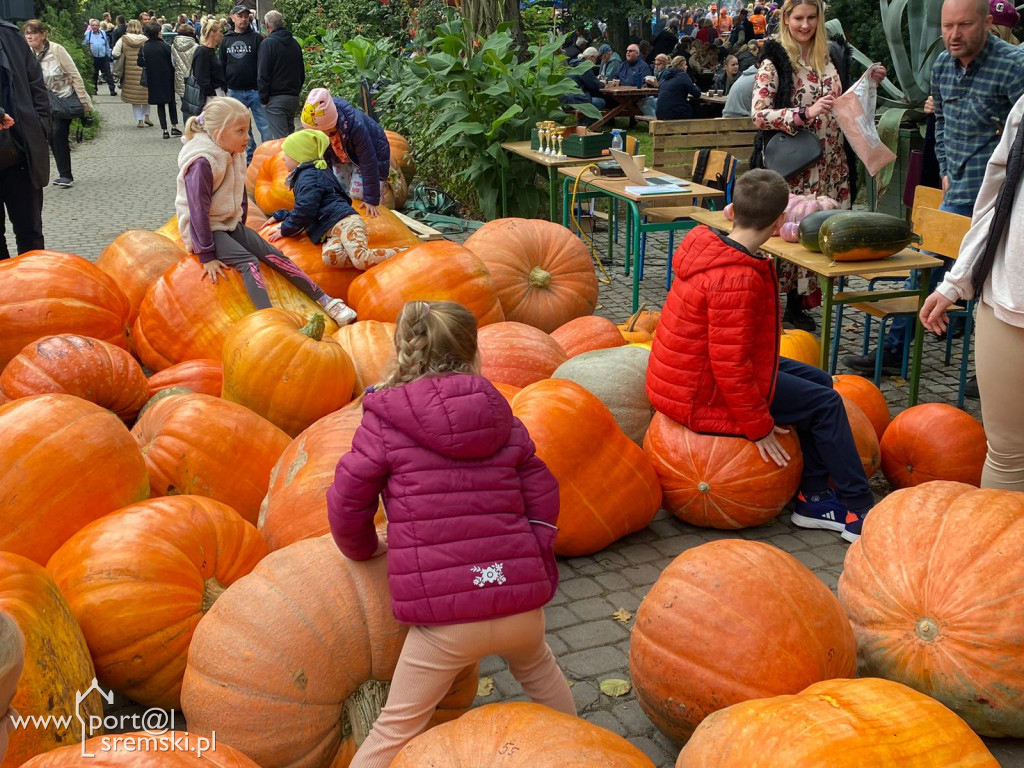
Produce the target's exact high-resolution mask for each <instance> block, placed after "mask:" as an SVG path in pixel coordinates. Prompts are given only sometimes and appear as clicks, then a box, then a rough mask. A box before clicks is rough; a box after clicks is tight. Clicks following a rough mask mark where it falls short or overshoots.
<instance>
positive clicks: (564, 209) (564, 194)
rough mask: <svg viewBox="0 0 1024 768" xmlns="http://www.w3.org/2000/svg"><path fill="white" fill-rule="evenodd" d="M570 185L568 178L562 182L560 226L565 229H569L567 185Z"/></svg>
mask: <svg viewBox="0 0 1024 768" xmlns="http://www.w3.org/2000/svg"><path fill="white" fill-rule="evenodd" d="M571 183H572V179H570V178H569V177H568V176H566V177H565V179H564V180H563V181H562V226H563V227H565V228H566V229H568V228H569V209H570V205H569V185H570V184H571Z"/></svg>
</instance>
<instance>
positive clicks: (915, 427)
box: [881, 403, 986, 488]
mask: <svg viewBox="0 0 1024 768" xmlns="http://www.w3.org/2000/svg"><path fill="white" fill-rule="evenodd" d="M881 449H882V472H883V473H884V474H885V479H886V480H888V481H889V484H890V485H891V486H892V487H893V488H909V487H910V486H912V485H920V484H921V483H926V482H928V481H929V480H953V481H956V482H958V483H967V484H968V485H974V486H977V485H980V484H981V470H982V467H983V466H984V464H985V452H986V441H985V428H984V427H983V426H981V423H980V422H979V421H978V420H977V419H976V418H974V417H973V416H971V414H969V413H966V412H964V411H961V410H960V409H959V408H954V407H953V406H951V405H946V404H945V403H923V404H921V405H915V406H913V407H912V408H907V410H905V411H903V412H902V413H900V414H899V415H897V416H896V418H895V419H893V420H892V423H891V424H890V425H889V426H888V428H886V430H885V435H883V436H882V441H881Z"/></svg>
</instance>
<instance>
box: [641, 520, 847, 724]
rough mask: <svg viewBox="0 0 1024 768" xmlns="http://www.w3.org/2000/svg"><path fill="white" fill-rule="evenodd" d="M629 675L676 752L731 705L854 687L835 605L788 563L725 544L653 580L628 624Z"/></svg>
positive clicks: (764, 550) (773, 552) (751, 544)
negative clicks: (843, 684) (836, 683)
mask: <svg viewBox="0 0 1024 768" xmlns="http://www.w3.org/2000/svg"><path fill="white" fill-rule="evenodd" d="M780 659H785V662H784V663H780ZM629 671H630V674H631V675H632V678H633V683H634V686H635V690H636V698H637V701H638V702H639V703H640V707H641V708H642V709H643V710H644V712H646V713H647V716H648V717H649V718H650V719H651V722H653V723H654V724H655V725H656V726H657V727H658V728H659V729H660V730H661V732H662V733H664V734H665V735H666V736H668V737H669V738H671V739H672V740H673V741H676V742H679V743H681V742H684V741H686V739H687V738H689V736H690V734H692V733H693V729H694V728H696V727H697V726H698V725H700V722H701V720H703V719H704V718H705V717H707V716H708V715H710V714H711V713H712V712H715V711H717V710H719V709H723V708H725V707H728V706H730V705H732V704H737V703H739V702H741V701H746V700H747V699H759V698H765V697H768V696H778V695H781V694H784V693H797V692H799V691H802V690H803V689H804V688H806V687H807V686H808V685H810V684H811V683H816V682H820V681H822V680H831V679H832V678H836V677H853V676H854V674H855V673H856V671H857V650H856V644H855V642H854V639H853V630H851V629H850V622H849V621H847V619H846V614H845V613H843V608H842V606H841V605H839V601H838V600H836V598H835V596H834V595H833V594H832V592H831V591H829V588H828V587H826V586H825V585H824V584H823V583H822V582H821V581H820V580H819V579H818V577H817V576H815V575H814V574H813V573H811V572H810V571H809V570H808V569H807V568H806V567H804V566H803V565H801V564H800V562H799V561H798V560H797V559H796V558H795V557H793V556H792V555H789V554H787V553H785V552H783V551H782V550H781V549H777V548H776V547H773V546H770V545H768V544H762V543H761V542H756V541H743V540H739V539H725V540H721V541H712V542H710V543H708V544H702V545H701V546H699V547H695V548H694V549H690V550H687V551H686V552H683V554H681V555H679V557H677V558H676V559H675V560H673V561H672V563H671V564H670V565H669V566H668V568H666V569H665V570H664V571H662V573H661V576H659V577H658V580H657V581H656V582H655V584H654V586H653V587H651V590H650V591H649V592H648V593H647V596H646V597H645V598H644V599H643V602H642V603H641V604H640V608H639V610H638V611H637V614H636V624H635V625H634V627H633V636H632V640H631V641H630V648H629Z"/></svg>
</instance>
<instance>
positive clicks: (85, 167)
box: [44, 96, 1024, 768]
mask: <svg viewBox="0 0 1024 768" xmlns="http://www.w3.org/2000/svg"><path fill="white" fill-rule="evenodd" d="M98 102H99V108H100V111H101V112H102V114H103V116H104V119H105V124H104V128H103V130H102V132H101V134H100V138H99V139H98V140H97V141H95V142H93V143H91V144H86V145H83V146H82V147H79V148H76V149H75V151H74V153H73V154H72V162H73V165H74V171H75V180H76V183H75V187H74V188H73V189H70V190H64V189H55V188H50V189H48V190H47V193H46V206H45V210H44V223H45V227H46V238H47V246H48V247H50V248H54V249H59V250H69V251H72V252H76V253H79V254H80V255H82V256H85V257H87V258H90V259H95V258H96V257H97V256H98V255H99V253H100V251H101V250H102V248H103V246H104V245H105V244H106V243H108V242H109V241H110V240H111V239H113V238H114V237H115V236H116V235H117V234H118V233H120V232H123V231H125V230H127V229H133V228H145V229H155V228H156V227H158V226H160V225H161V224H163V223H164V222H165V221H166V220H167V218H168V217H169V216H170V215H171V213H172V207H173V198H174V192H173V188H174V184H173V179H174V176H175V174H176V170H177V169H176V164H175V157H176V155H177V151H178V148H179V145H178V143H177V142H176V141H174V140H170V141H163V140H161V138H160V131H159V128H146V129H140V128H136V127H135V124H134V122H133V121H132V119H131V110H130V107H128V106H127V105H123V104H121V102H120V101H119V100H115V99H110V97H106V96H101V97H99V99H98ZM453 239H454V238H453ZM597 240H598V245H599V247H600V246H601V245H602V244H604V245H606V244H607V236H606V235H603V234H600V233H599V235H598V237H597ZM666 250H667V243H666V242H665V240H664V239H663V238H662V239H658V238H653V239H652V240H651V242H650V243H649V245H648V264H647V277H646V280H645V281H644V283H643V286H642V292H641V293H642V297H643V300H644V301H647V303H648V304H649V305H650V306H651V307H659V306H661V303H662V301H663V299H664V293H665V290H664V274H665V272H664V269H665V252H666ZM618 253H619V254H620V255H619V256H618V257H617V258H618V259H621V251H619V252H618ZM615 264H616V265H617V267H616V268H614V269H610V270H609V271H610V272H611V273H612V283H611V285H610V286H602V291H601V299H600V301H601V306H600V308H599V310H598V311H599V313H600V314H603V315H606V316H608V317H610V318H612V319H615V320H616V321H619V322H621V321H622V319H624V318H625V317H627V316H628V315H629V309H630V291H631V283H630V282H629V279H628V278H626V277H624V276H623V275H622V274H621V272H622V270H621V260H618V261H616V262H615ZM815 314H817V313H815ZM859 328H860V326H859V325H856V326H855V325H853V324H850V325H847V326H846V327H845V328H844V331H843V351H844V352H845V353H852V354H858V353H859V345H860V335H859ZM956 370H957V369H956V367H955V365H951V366H945V365H944V364H943V362H942V347H941V345H939V344H938V343H936V342H929V343H927V344H926V347H925V364H924V384H923V385H922V388H921V399H922V401H934V402H955V396H956V383H957V381H956ZM883 391H885V393H886V395H887V397H888V399H889V402H890V405H891V407H892V409H893V412H894V413H895V412H896V411H898V410H900V409H902V408H903V407H905V405H906V386H905V384H903V383H902V382H900V381H895V380H892V379H886V380H885V381H884V382H883ZM967 403H968V404H967V409H968V410H969V411H970V412H971V413H973V414H975V415H976V416H977V415H979V411H978V407H977V402H976V401H970V400H969V401H967ZM873 485H874V487H875V490H876V492H877V493H880V494H882V493H885V492H886V491H887V490H888V487H887V484H886V483H885V480H884V479H883V478H881V475H880V474H879V475H878V476H877V477H876V478H875V480H874V482H873ZM723 538H742V539H750V540H757V541H763V542H766V543H769V544H771V545H773V546H776V547H779V548H780V549H783V550H785V551H786V552H789V553H791V554H792V555H793V556H794V557H796V558H797V559H798V560H800V562H802V563H803V564H804V565H806V566H807V567H808V568H810V569H811V570H812V571H813V572H814V573H815V574H816V575H817V576H818V577H819V578H820V579H821V580H822V581H823V582H824V583H825V584H827V585H828V586H829V587H830V588H831V589H833V590H835V588H836V585H837V583H838V579H839V575H840V573H841V571H842V565H843V558H844V557H845V554H846V548H847V545H846V544H845V543H844V542H843V541H842V540H841V539H840V538H839V536H838V535H837V534H832V533H828V532H824V531H807V530H802V529H799V528H795V527H793V526H792V525H791V524H790V523H789V521H788V514H783V516H782V517H780V518H779V519H777V520H775V521H772V522H771V523H769V524H766V525H763V526H760V527H757V528H751V529H747V530H742V531H735V532H733V531H716V530H709V529H702V528H696V527H694V526H691V525H687V524H686V523H683V522H681V521H679V520H678V519H676V518H675V517H673V516H671V515H669V514H668V513H666V512H664V511H662V512H660V513H659V514H658V516H657V518H656V519H655V521H654V522H653V523H652V524H651V525H650V526H649V527H648V528H647V529H645V530H643V531H640V532H638V533H636V534H633V535H632V536H628V537H626V538H624V539H622V540H621V541H619V542H617V543H615V544H613V545H612V546H610V547H608V548H607V549H606V550H604V551H603V552H599V553H597V554H595V555H593V556H591V557H577V558H570V559H565V560H562V561H561V563H560V566H559V568H560V572H561V579H562V581H561V585H560V586H559V589H558V593H557V595H556V596H555V598H554V600H553V601H552V602H551V604H550V605H549V606H548V608H547V620H548V641H549V643H550V645H551V648H552V649H553V650H554V652H555V654H556V655H557V656H558V658H559V662H560V663H561V665H562V668H563V670H564V671H565V674H566V676H567V677H568V678H569V679H570V680H571V681H572V683H573V688H572V690H573V695H574V696H575V698H576V703H577V706H578V707H579V711H580V714H581V715H582V716H583V717H585V718H586V719H588V720H590V721H592V722H594V723H597V724H598V725H601V726H603V727H606V728H608V729H610V730H612V731H615V732H616V733H619V734H621V735H623V736H625V737H626V738H627V739H629V740H630V741H631V742H633V743H634V744H636V745H637V746H638V747H639V748H640V749H642V750H643V751H644V752H646V753H647V754H648V755H650V757H651V759H652V760H653V761H654V763H655V764H656V765H657V766H658V767H659V768H668V767H669V766H672V765H673V764H674V761H675V757H676V755H677V754H678V751H679V750H678V747H676V746H675V745H674V744H672V742H670V741H669V740H668V739H667V738H665V737H664V736H663V735H662V734H661V733H660V732H659V731H658V730H657V729H656V728H655V727H654V726H653V725H652V724H651V723H650V721H649V720H648V719H647V717H646V716H645V715H644V714H643V712H642V711H641V710H640V707H639V705H638V704H637V702H636V699H635V697H634V695H633V694H632V693H629V694H627V695H625V696H623V697H621V698H610V697H608V696H605V695H604V694H602V693H601V692H600V690H599V685H600V682H601V681H602V680H605V679H608V678H620V679H625V680H628V679H629V664H628V656H629V632H630V628H631V626H632V621H629V622H627V623H625V624H623V623H620V622H619V621H617V620H615V619H614V618H612V614H613V613H614V612H615V611H617V610H618V609H620V608H624V609H626V610H627V611H629V612H630V613H635V612H636V609H637V607H638V606H639V605H640V601H641V600H642V599H643V597H644V595H646V594H647V591H648V590H649V589H650V587H651V585H652V584H653V583H654V582H655V580H656V579H657V578H658V574H659V573H660V572H661V570H662V569H663V568H665V567H666V566H667V565H668V564H669V563H670V562H671V561H672V559H673V558H675V557H676V556H677V555H679V554H680V553H681V552H683V551H685V550H687V549H690V548H692V547H696V546H699V545H701V544H704V543H706V542H709V541H714V540H718V539H723ZM482 674H484V675H487V676H489V677H491V678H493V680H494V683H495V687H494V691H493V692H492V693H491V694H490V695H489V696H487V697H486V698H480V699H478V704H484V703H490V702H496V701H502V700H509V699H514V698H517V697H519V696H520V695H521V692H520V689H519V686H518V685H517V684H516V682H515V681H514V680H513V679H512V677H511V675H510V674H509V672H508V669H507V667H506V665H505V663H504V662H503V661H502V660H501V659H499V658H487V659H485V660H484V662H483V664H482ZM115 708H116V709H117V710H118V711H120V712H124V711H130V710H131V709H133V705H132V704H131V702H128V701H126V700H124V699H123V698H120V697H119V698H118V699H117V700H116V702H115ZM181 719H182V720H183V718H181ZM989 745H990V748H991V749H992V751H993V753H994V754H995V755H996V756H997V757H998V758H999V760H1000V763H1001V764H1002V765H1003V766H1006V767H1007V768H1010V767H1013V768H1024V741H1015V740H1002V741H1000V740H991V741H989Z"/></svg>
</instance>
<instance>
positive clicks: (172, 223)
mask: <svg viewBox="0 0 1024 768" xmlns="http://www.w3.org/2000/svg"><path fill="white" fill-rule="evenodd" d="M156 234H158V235H160V236H162V237H166V238H167V239H168V240H172V241H173V242H175V243H177V244H178V245H180V246H181V247H182V248H184V247H185V242H184V241H183V240H182V239H181V231H180V230H179V229H178V217H177V216H171V218H169V219H168V220H167V221H165V222H164V223H163V225H162V226H161V227H160V228H159V229H157V230H156Z"/></svg>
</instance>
